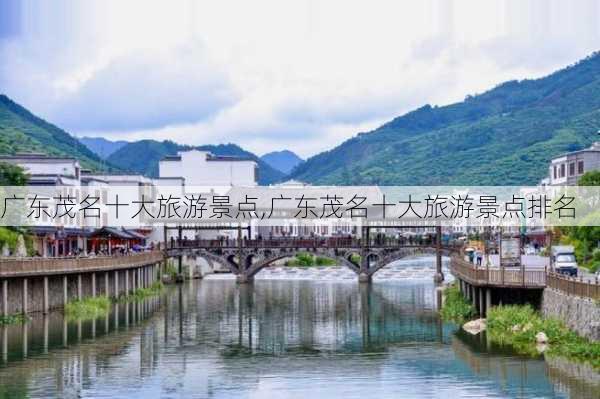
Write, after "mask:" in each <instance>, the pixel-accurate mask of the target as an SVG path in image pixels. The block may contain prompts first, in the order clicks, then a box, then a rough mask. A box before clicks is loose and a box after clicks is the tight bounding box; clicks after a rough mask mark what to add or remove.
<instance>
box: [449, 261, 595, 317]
mask: <svg viewBox="0 0 600 399" xmlns="http://www.w3.org/2000/svg"><path fill="white" fill-rule="evenodd" d="M490 263H491V264H490V265H487V266H477V265H475V264H473V263H471V262H469V261H467V260H466V259H464V257H463V256H461V255H458V254H457V255H454V256H452V257H451V260H450V272H451V273H452V275H453V276H454V277H455V278H456V280H457V282H458V286H459V288H460V290H461V292H462V293H463V295H464V296H465V297H466V298H467V299H469V300H471V301H472V303H473V306H474V307H475V308H476V310H477V311H478V313H479V314H480V315H485V314H486V312H487V309H490V308H491V307H492V306H494V305H498V304H503V303H504V304H508V303H523V302H528V303H532V304H534V305H536V304H539V302H540V300H541V295H542V292H543V290H544V289H545V288H552V289H554V290H558V291H560V292H562V293H564V294H566V295H568V296H577V297H581V298H584V299H590V300H600V282H599V281H598V278H594V279H590V278H583V277H579V278H575V277H568V276H565V275H562V274H557V273H554V272H552V270H551V269H550V268H549V267H548V266H547V265H546V264H543V263H541V264H540V262H529V263H528V262H527V261H526V260H525V261H524V264H523V265H522V266H521V267H499V266H498V265H497V264H494V263H492V262H490Z"/></svg>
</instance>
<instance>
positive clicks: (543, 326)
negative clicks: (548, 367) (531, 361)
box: [440, 286, 600, 370]
mask: <svg viewBox="0 0 600 399" xmlns="http://www.w3.org/2000/svg"><path fill="white" fill-rule="evenodd" d="M444 295H445V297H444V304H443V306H442V308H441V310H440V316H441V317H442V319H444V320H446V321H451V322H454V323H458V324H462V323H464V322H465V321H467V320H470V319H471V318H473V317H474V316H475V309H474V308H473V306H472V305H471V303H470V302H469V301H467V300H466V299H465V298H464V297H463V296H462V294H461V292H460V290H459V289H458V288H457V287H456V286H451V287H449V288H447V289H446V290H445V292H444ZM485 333H486V337H487V339H488V340H489V341H490V342H492V343H495V344H497V345H500V346H510V347H511V348H513V350H514V351H515V352H516V353H517V354H520V355H527V356H539V355H540V354H544V355H547V356H559V357H564V358H567V359H569V360H574V361H578V362H585V363H589V364H590V365H591V366H592V367H593V368H594V369H596V370H600V342H592V341H590V340H589V339H587V338H584V337H582V336H580V335H578V334H577V333H576V332H574V331H572V330H570V329H569V328H568V327H567V326H566V325H565V323H563V322H562V321H560V320H558V319H556V318H551V317H547V318H545V317H543V316H542V315H541V314H540V313H539V312H537V311H535V310H534V309H533V308H532V307H531V306H530V305H508V306H495V307H492V308H490V309H489V310H488V315H487V319H486V320H485Z"/></svg>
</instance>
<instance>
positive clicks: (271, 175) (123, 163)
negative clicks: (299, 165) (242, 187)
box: [107, 140, 284, 184]
mask: <svg viewBox="0 0 600 399" xmlns="http://www.w3.org/2000/svg"><path fill="white" fill-rule="evenodd" d="M194 148H196V149H198V150H204V151H210V152H211V153H213V154H215V155H228V156H236V157H241V158H249V159H253V160H255V161H256V162H257V164H258V175H259V183H260V184H270V183H273V182H276V181H279V180H281V179H282V178H283V177H284V174H283V173H282V172H280V171H278V170H275V169H273V168H272V167H271V166H269V165H268V164H267V163H265V162H264V161H262V160H261V159H260V158H258V157H257V156H256V155H254V154H253V153H251V152H248V151H245V150H243V149H242V148H240V147H239V146H237V145H235V144H219V145H203V146H196V147H193V146H186V145H180V144H177V143H174V142H173V141H169V140H165V141H156V140H140V141H135V142H132V143H128V144H126V145H124V146H123V147H121V148H119V149H118V150H117V151H115V152H113V153H112V154H111V155H110V156H109V157H108V158H107V161H108V162H109V163H111V164H113V165H116V166H118V167H119V168H121V169H123V170H130V171H134V172H137V173H142V174H144V175H146V176H151V177H157V176H158V161H160V159H162V158H163V157H165V156H167V155H177V151H185V150H191V149H194Z"/></svg>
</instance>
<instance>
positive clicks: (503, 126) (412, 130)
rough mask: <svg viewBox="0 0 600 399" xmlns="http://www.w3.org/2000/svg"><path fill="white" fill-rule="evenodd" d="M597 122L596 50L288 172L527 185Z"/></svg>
mask: <svg viewBox="0 0 600 399" xmlns="http://www.w3.org/2000/svg"><path fill="white" fill-rule="evenodd" d="M599 127H600V55H598V54H594V55H592V56H590V57H588V58H586V59H584V60H582V61H580V62H579V63H577V64H576V65H574V66H571V67H568V68H566V69H563V70H561V71H558V72H556V73H554V74H552V75H549V76H547V77H545V78H541V79H536V80H523V81H510V82H506V83H504V84H501V85H499V86H497V87H495V88H494V89H492V90H489V91H488V92H485V93H483V94H480V95H474V96H469V97H467V98H466V99H465V100H464V101H463V102H460V103H456V104H451V105H448V106H442V107H436V106H434V107H432V106H430V105H426V106H424V107H422V108H419V109H417V110H415V111H413V112H410V113H408V114H406V115H404V116H401V117H399V118H396V119H394V120H392V121H391V122H389V123H387V124H385V125H383V126H381V127H379V128H378V129H376V130H374V131H372V132H369V133H361V134H358V135H357V136H356V137H354V138H352V139H350V140H347V141H346V142H344V143H343V144H341V145H340V146H338V147H336V148H334V149H332V150H330V151H327V152H323V153H321V154H318V155H316V156H314V157H312V158H310V159H308V160H307V161H306V162H305V163H303V164H301V165H299V167H298V168H297V169H296V170H294V172H292V175H291V177H292V178H296V179H299V180H304V181H307V182H312V183H319V184H340V183H342V184H381V185H411V184H414V185H444V184H448V185H462V184H465V185H473V184H492V185H510V184H519V185H532V184H537V183H538V182H539V181H540V179H541V178H543V177H545V176H546V175H547V173H548V162H549V160H550V159H551V158H553V157H555V156H557V155H558V154H561V153H564V152H567V151H573V150H577V149H581V148H584V147H586V146H589V145H590V144H591V143H592V142H593V141H594V139H595V137H596V131H597V130H598V128H599Z"/></svg>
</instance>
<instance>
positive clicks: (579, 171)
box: [577, 161, 583, 175]
mask: <svg viewBox="0 0 600 399" xmlns="http://www.w3.org/2000/svg"><path fill="white" fill-rule="evenodd" d="M577 174H580V175H582V174H583V161H579V162H577Z"/></svg>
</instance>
